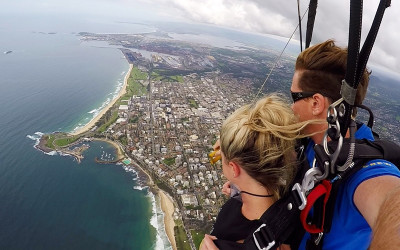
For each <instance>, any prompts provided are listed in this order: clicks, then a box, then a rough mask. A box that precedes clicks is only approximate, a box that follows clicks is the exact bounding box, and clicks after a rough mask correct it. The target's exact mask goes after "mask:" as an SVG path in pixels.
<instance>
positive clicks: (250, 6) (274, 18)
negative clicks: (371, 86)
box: [0, 0, 400, 74]
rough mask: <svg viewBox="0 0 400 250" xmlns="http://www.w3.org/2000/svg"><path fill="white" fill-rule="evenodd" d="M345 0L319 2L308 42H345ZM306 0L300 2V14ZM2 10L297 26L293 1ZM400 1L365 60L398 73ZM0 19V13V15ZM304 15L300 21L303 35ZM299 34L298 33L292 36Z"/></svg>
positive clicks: (366, 23)
mask: <svg viewBox="0 0 400 250" xmlns="http://www.w3.org/2000/svg"><path fill="white" fill-rule="evenodd" d="M349 2H350V1H349V0H335V1H319V5H318V9H317V16H316V21H315V27H314V34H313V40H312V44H315V43H318V42H322V41H325V40H327V39H334V40H335V41H336V42H337V44H338V45H341V46H346V45H347V39H348V22H349V13H350V4H349ZM308 3H309V1H302V0H300V12H301V13H304V12H305V11H306V10H307V7H308ZM0 4H1V6H2V8H1V10H0V14H1V13H2V12H3V13H8V14H10V13H13V12H18V13H19V14H21V13H26V14H29V13H32V12H36V13H51V14H53V15H58V14H63V13H70V14H71V15H88V16H96V17H97V18H102V17H104V18H115V20H116V21H125V22H129V21H136V20H138V19H147V20H156V21H159V20H168V21H181V22H194V23H204V24H212V25H217V26H221V27H227V28H232V29H238V30H241V31H247V32H252V33H262V34H272V35H278V36H282V37H290V35H291V34H292V33H293V31H294V29H295V28H296V26H297V24H298V14H297V0H201V1H199V0H69V1H66V0H14V1H9V0H0ZM378 4H379V1H378V0H368V1H364V9H363V11H364V13H363V33H362V41H363V39H365V37H366V34H367V32H368V30H369V27H370V25H371V22H372V20H373V17H374V15H375V11H376V9H377V6H378ZM398 16H400V3H399V2H398V1H392V6H391V7H389V8H388V9H387V10H386V12H385V16H384V18H383V21H382V24H381V28H380V30H379V34H378V37H377V40H376V43H375V46H374V48H373V50H372V53H371V57H370V60H369V64H370V65H374V66H381V67H384V68H387V69H389V70H391V71H393V72H396V73H399V74H400V46H398V44H399V43H400V32H396V30H397V29H398V27H400V18H398ZM0 19H1V17H0ZM306 22H307V15H306V17H305V18H304V20H303V25H302V26H303V37H304V36H305V35H304V34H305V25H306ZM298 38H299V33H298V32H297V33H296V35H295V39H298Z"/></svg>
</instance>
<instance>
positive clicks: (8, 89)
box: [0, 16, 171, 249]
mask: <svg viewBox="0 0 400 250" xmlns="http://www.w3.org/2000/svg"><path fill="white" fill-rule="evenodd" d="M2 18H3V20H7V21H6V22H2V25H1V26H0V37H1V40H0V52H1V53H0V249H171V246H170V243H169V241H168V239H167V237H166V234H165V229H164V225H163V214H162V212H161V209H160V206H159V204H158V203H159V201H156V199H157V197H154V195H152V194H151V193H149V192H147V189H143V190H141V189H142V188H141V187H140V183H138V179H137V176H136V174H135V173H132V172H126V171H125V170H124V169H123V168H122V166H120V165H101V164H97V163H95V161H94V158H95V157H101V156H102V155H104V154H107V155H108V156H109V157H111V156H113V155H114V154H115V150H114V148H113V147H112V146H111V145H109V144H107V143H105V142H91V143H90V149H89V150H87V151H86V152H85V154H84V157H85V158H84V160H83V161H82V162H81V163H80V164H78V163H77V162H76V161H75V160H74V158H72V157H70V156H59V155H52V154H50V155H46V154H44V153H42V152H41V151H38V150H37V149H35V147H34V146H35V144H37V143H38V139H39V137H40V135H41V134H42V133H49V132H54V131H66V132H68V131H73V130H74V129H76V128H77V127H80V126H83V125H84V124H86V123H87V122H89V121H90V120H91V119H92V118H93V117H94V116H95V115H96V113H98V112H99V111H100V110H101V109H102V108H103V107H105V106H106V105H107V103H108V102H109V101H111V100H112V99H113V97H114V96H115V95H116V94H117V93H118V91H119V90H120V88H121V86H122V83H123V79H124V76H125V74H126V73H127V70H128V69H129V65H128V62H127V61H126V60H125V58H124V57H123V54H122V53H121V52H120V51H119V50H118V49H117V48H115V47H112V46H108V45H107V44H105V43H101V42H82V41H80V40H79V36H77V32H80V31H89V32H112V33H115V32H131V33H140V32H149V31H152V28H151V27H148V26H145V25H138V24H123V23H115V22H109V23H107V22H106V21H104V20H102V21H101V22H100V23H96V22H95V21H92V22H90V23H88V22H83V21H82V22H81V23H79V20H78V21H77V20H75V21H71V22H69V21H68V22H67V21H66V20H67V19H66V20H64V21H63V20H60V19H57V20H55V21H54V22H49V21H48V20H47V21H46V20H45V19H44V18H42V19H41V18H37V19H35V18H33V17H32V18H30V17H29V16H24V18H25V19H24V20H23V21H20V22H19V21H17V20H18V17H15V16H8V17H7V16H6V17H4V16H3V17H2ZM21 20H22V19H21ZM4 51H12V52H11V53H8V54H5V53H3V52H4Z"/></svg>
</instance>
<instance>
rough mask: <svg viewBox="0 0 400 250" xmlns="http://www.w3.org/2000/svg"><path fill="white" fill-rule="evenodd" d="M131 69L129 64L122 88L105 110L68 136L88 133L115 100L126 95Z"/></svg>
mask: <svg viewBox="0 0 400 250" xmlns="http://www.w3.org/2000/svg"><path fill="white" fill-rule="evenodd" d="M132 69H133V64H131V63H130V64H129V70H128V72H127V73H126V75H125V78H124V85H123V86H122V88H121V90H120V92H119V93H118V95H117V96H116V97H115V98H114V99H113V100H112V101H111V102H110V103H109V104H108V105H107V106H106V107H105V108H103V109H102V110H101V111H100V112H99V113H98V114H97V116H95V117H94V118H93V119H92V120H91V121H90V122H89V123H87V124H86V125H85V126H83V127H81V128H79V129H77V130H76V131H73V132H71V133H70V135H79V134H82V133H85V132H87V131H89V130H90V129H91V128H92V127H93V126H94V125H95V124H96V122H97V121H98V120H99V119H100V118H101V117H102V116H103V115H104V114H105V113H106V112H107V111H108V110H109V109H110V108H111V107H112V106H113V105H114V104H115V103H116V102H117V100H118V99H119V98H121V96H123V95H124V94H125V93H126V87H127V86H128V78H129V76H130V75H131V71H132Z"/></svg>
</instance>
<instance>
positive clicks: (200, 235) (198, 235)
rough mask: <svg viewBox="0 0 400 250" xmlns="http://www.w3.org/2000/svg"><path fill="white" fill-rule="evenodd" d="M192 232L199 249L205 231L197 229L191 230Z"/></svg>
mask: <svg viewBox="0 0 400 250" xmlns="http://www.w3.org/2000/svg"><path fill="white" fill-rule="evenodd" d="M190 233H191V234H192V238H193V242H194V245H195V246H196V248H197V249H199V247H200V243H201V241H202V240H203V238H204V234H205V233H204V232H201V231H197V230H190Z"/></svg>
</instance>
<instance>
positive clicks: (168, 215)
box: [158, 189, 177, 250]
mask: <svg viewBox="0 0 400 250" xmlns="http://www.w3.org/2000/svg"><path fill="white" fill-rule="evenodd" d="M158 195H159V196H160V200H161V209H162V210H163V212H164V225H165V231H166V233H167V236H168V239H169V241H170V242H171V245H172V248H173V249H174V250H176V249H177V248H176V242H175V233H174V227H175V222H174V218H173V217H172V214H173V213H174V203H173V201H172V198H171V197H170V196H169V195H168V194H167V193H165V192H164V191H163V190H161V189H160V190H159V191H158Z"/></svg>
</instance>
